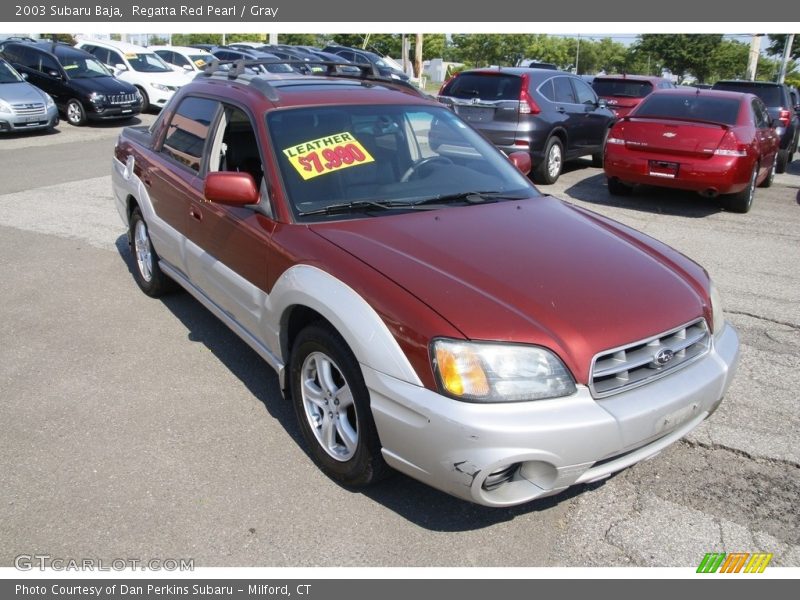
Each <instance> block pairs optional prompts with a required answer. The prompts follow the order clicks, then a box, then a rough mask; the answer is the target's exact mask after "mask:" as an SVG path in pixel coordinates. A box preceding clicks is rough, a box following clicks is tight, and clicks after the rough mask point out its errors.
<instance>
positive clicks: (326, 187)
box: [267, 105, 539, 218]
mask: <svg viewBox="0 0 800 600" xmlns="http://www.w3.org/2000/svg"><path fill="white" fill-rule="evenodd" d="M267 125H268V128H269V131H270V135H271V137H272V142H273V147H274V148H275V151H276V154H277V156H278V162H279V165H280V169H281V173H282V175H283V181H284V184H285V186H286V192H287V194H288V196H289V200H290V204H291V205H292V208H293V210H294V212H295V216H300V217H302V215H303V214H307V213H311V212H314V213H320V212H322V213H324V211H325V210H326V208H327V207H331V206H341V205H343V204H344V205H348V204H350V203H360V204H365V203H372V204H371V205H370V207H372V208H375V207H376V206H377V205H379V204H380V205H382V206H383V207H384V208H385V207H387V206H388V207H391V208H398V207H400V206H403V207H409V206H410V205H412V203H413V204H416V206H417V207H421V205H422V203H425V206H426V208H431V207H432V206H433V207H434V208H436V207H438V206H437V203H438V201H439V199H442V204H444V203H445V202H447V201H456V202H457V201H459V200H458V199H457V198H456V197H457V196H459V195H463V194H468V195H470V194H472V195H474V196H470V197H469V198H468V199H461V200H460V201H461V203H471V202H475V201H478V200H480V201H484V200H486V201H500V200H502V199H505V198H511V197H515V198H528V197H531V196H538V195H539V194H538V192H537V191H536V189H535V188H534V187H533V186H532V185H531V184H530V182H529V181H528V179H527V178H526V177H525V176H524V175H522V174H521V173H520V172H519V171H518V170H517V169H516V168H515V167H514V166H513V165H512V164H511V162H510V161H509V160H508V159H507V158H506V157H505V156H504V155H503V154H502V153H501V152H499V151H498V150H497V149H495V147H494V146H492V145H491V144H490V143H489V142H487V141H486V140H485V139H484V138H483V137H481V136H480V135H479V134H478V133H476V132H475V131H474V130H473V129H471V128H470V127H469V126H467V125H465V124H464V122H463V121H461V120H460V119H459V118H458V117H457V116H456V115H455V114H453V113H452V112H451V111H449V110H447V109H445V108H439V107H435V106H434V107H428V106H387V105H377V106H372V105H358V106H335V107H313V108H297V109H289V110H280V111H274V112H271V113H269V115H268V118H267ZM478 196H480V197H481V198H479V199H478V198H477V197H478ZM445 197H447V198H448V199H449V200H445ZM489 197H490V198H491V200H487V198H489ZM454 198H455V200H453V199H454ZM409 209H413V207H411V208H409ZM362 212H363V213H364V214H366V213H368V212H370V211H369V207H368V208H367V209H363V210H362ZM370 214H389V213H388V211H382V212H372V213H370ZM331 216H332V215H329V214H323V215H319V216H318V215H315V218H330V217H331ZM362 216H363V215H362ZM334 218H336V217H334ZM339 218H342V217H341V215H340V216H339Z"/></svg>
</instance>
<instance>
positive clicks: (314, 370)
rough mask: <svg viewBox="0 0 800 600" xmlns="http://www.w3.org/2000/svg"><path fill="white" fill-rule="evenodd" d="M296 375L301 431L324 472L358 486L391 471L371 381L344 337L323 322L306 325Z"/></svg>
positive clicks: (294, 361) (296, 352) (295, 353)
mask: <svg viewBox="0 0 800 600" xmlns="http://www.w3.org/2000/svg"><path fill="white" fill-rule="evenodd" d="M290 376H291V380H290V386H291V395H292V402H293V403H294V410H295V414H296V415H297V421H298V423H299V425H300V431H301V432H302V433H303V438H304V439H305V441H306V445H307V446H308V449H309V453H310V454H311V457H312V458H313V459H314V462H315V463H317V465H318V466H319V467H320V468H321V469H322V471H323V472H324V473H325V474H326V475H328V476H329V477H331V478H332V479H334V480H335V481H338V482H340V483H342V484H344V485H347V486H352V487H365V486H368V485H370V484H372V483H374V482H376V481H378V480H380V479H383V478H384V477H385V476H386V475H388V473H389V472H390V471H389V467H388V465H387V464H386V463H385V462H384V460H383V456H382V455H381V444H380V441H379V439H378V433H377V430H376V428H375V422H374V421H373V419H372V410H371V408H370V402H369V392H368V391H367V386H366V384H365V383H364V378H363V376H362V374H361V369H360V368H359V366H358V362H357V361H356V359H355V357H354V356H353V353H352V352H351V351H350V348H348V346H347V344H346V343H345V341H344V340H343V339H342V338H341V336H339V334H338V333H336V332H335V331H334V330H332V329H331V328H330V327H329V326H327V325H325V324H322V323H314V324H312V325H309V326H308V327H306V328H305V329H303V330H302V331H301V332H300V334H299V335H298V336H297V339H296V340H295V343H294V346H293V348H292V357H291V375H290Z"/></svg>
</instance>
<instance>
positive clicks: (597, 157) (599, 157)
mask: <svg viewBox="0 0 800 600" xmlns="http://www.w3.org/2000/svg"><path fill="white" fill-rule="evenodd" d="M609 131H611V130H610V129H606V133H605V135H604V136H603V145H602V146H600V152H595V153H594V154H592V166H593V167H597V168H598V169H602V168H603V156H605V153H606V140H607V139H608V132H609Z"/></svg>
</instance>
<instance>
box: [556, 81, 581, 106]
mask: <svg viewBox="0 0 800 600" xmlns="http://www.w3.org/2000/svg"><path fill="white" fill-rule="evenodd" d="M553 88H554V90H555V99H556V102H566V103H568V104H576V101H575V92H573V91H572V84H571V83H570V81H569V78H567V77H554V78H553Z"/></svg>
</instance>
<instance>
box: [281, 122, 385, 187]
mask: <svg viewBox="0 0 800 600" xmlns="http://www.w3.org/2000/svg"><path fill="white" fill-rule="evenodd" d="M283 153H284V155H286V157H287V158H288V159H289V162H290V163H292V166H293V167H294V168H295V170H296V171H297V172H298V173H299V174H300V177H302V178H303V179H306V180H308V179H313V178H314V177H319V176H320V175H325V174H327V173H333V172H334V171H340V170H342V169H346V168H348V167H355V166H358V165H364V164H366V163H371V162H375V159H374V158H372V156H371V155H370V153H369V152H367V149H366V148H364V146H362V145H361V142H359V141H358V140H357V139H356V138H355V136H354V135H353V134H352V133H349V132H346V131H343V132H341V133H335V134H333V135H328V136H325V137H321V138H318V139H316V140H310V141H308V142H303V143H302V144H297V145H294V146H291V147H289V148H285V149H284V150H283Z"/></svg>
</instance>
